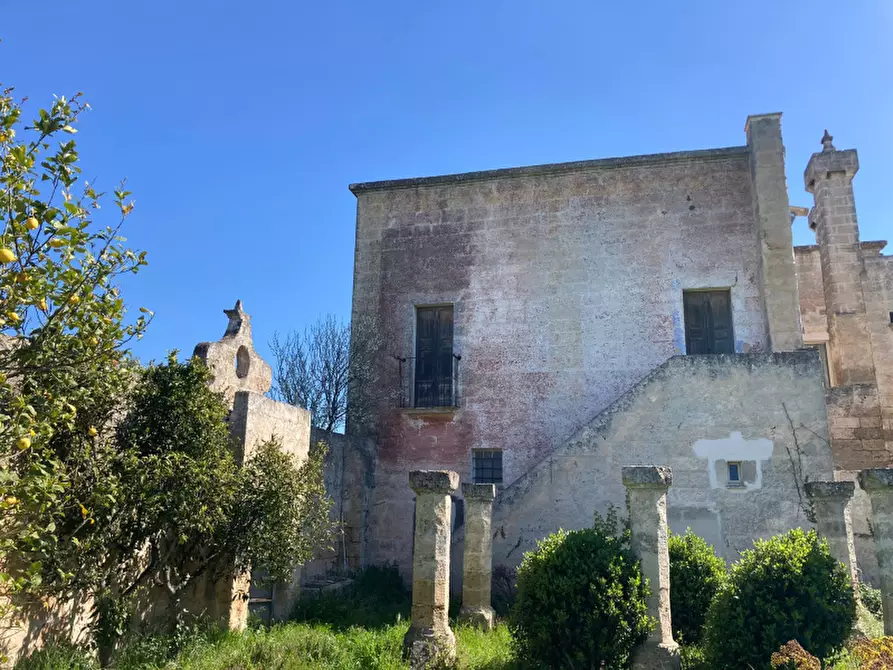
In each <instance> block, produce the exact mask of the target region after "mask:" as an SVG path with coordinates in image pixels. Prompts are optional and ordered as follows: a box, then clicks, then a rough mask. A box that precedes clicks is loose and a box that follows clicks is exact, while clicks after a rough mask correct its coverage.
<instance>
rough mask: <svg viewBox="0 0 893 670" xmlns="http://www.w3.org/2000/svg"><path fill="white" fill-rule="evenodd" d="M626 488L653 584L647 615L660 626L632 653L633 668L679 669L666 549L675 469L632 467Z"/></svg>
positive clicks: (635, 544)
mask: <svg viewBox="0 0 893 670" xmlns="http://www.w3.org/2000/svg"><path fill="white" fill-rule="evenodd" d="M622 477H623V485H624V486H625V487H626V491H627V501H628V505H629V525H630V530H631V532H632V549H633V552H634V553H635V554H636V556H638V557H639V560H640V561H641V566H642V575H643V576H644V577H645V578H646V579H647V580H648V582H649V584H650V585H651V595H650V596H648V601H647V603H648V614H649V615H650V616H652V617H654V619H655V620H656V621H657V625H656V626H655V627H654V629H652V631H651V632H650V633H649V634H648V639H647V640H645V643H644V644H642V646H640V647H639V648H638V649H636V650H635V651H634V652H633V660H632V667H633V670H679V667H680V658H679V645H678V644H676V642H675V641H674V640H673V627H672V624H671V619H670V555H669V551H668V549H667V490H668V489H669V488H670V485H671V484H672V483H673V472H672V470H671V469H670V468H669V467H666V466H645V465H641V466H630V467H625V468H623V470H622Z"/></svg>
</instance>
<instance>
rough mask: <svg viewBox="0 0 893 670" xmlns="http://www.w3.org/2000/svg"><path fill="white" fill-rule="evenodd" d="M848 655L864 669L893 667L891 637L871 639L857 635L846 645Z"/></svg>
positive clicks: (879, 669)
mask: <svg viewBox="0 0 893 670" xmlns="http://www.w3.org/2000/svg"><path fill="white" fill-rule="evenodd" d="M847 647H848V650H849V652H850V655H851V656H852V657H853V658H854V659H855V660H856V661H857V662H858V663H859V664H860V665H859V668H863V669H864V670H886V669H887V668H893V637H881V638H878V639H876V640H871V639H869V638H867V637H857V638H855V639H853V640H851V641H850V643H849V644H848V645H847Z"/></svg>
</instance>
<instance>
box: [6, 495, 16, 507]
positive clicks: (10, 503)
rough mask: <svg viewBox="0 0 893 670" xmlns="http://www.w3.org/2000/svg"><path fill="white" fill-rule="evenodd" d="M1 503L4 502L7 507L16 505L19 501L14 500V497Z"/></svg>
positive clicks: (9, 497)
mask: <svg viewBox="0 0 893 670" xmlns="http://www.w3.org/2000/svg"><path fill="white" fill-rule="evenodd" d="M3 502H5V503H6V504H7V505H18V504H19V499H18V498H16V497H15V496H8V497H7V498H5V499H4V500H3Z"/></svg>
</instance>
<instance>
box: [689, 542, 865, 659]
mask: <svg viewBox="0 0 893 670" xmlns="http://www.w3.org/2000/svg"><path fill="white" fill-rule="evenodd" d="M855 619H856V603H855V598H854V596H853V590H852V588H851V585H850V582H849V579H848V577H847V575H846V571H845V570H844V568H843V566H842V565H841V564H840V563H838V562H837V561H835V560H834V559H833V558H832V557H831V555H830V553H829V552H828V547H827V544H826V543H825V542H824V540H820V539H819V538H818V536H817V535H816V533H815V531H809V532H804V531H803V530H801V529H799V528H798V529H795V530H792V531H790V532H788V533H786V534H785V535H780V536H777V537H774V538H772V539H770V540H758V541H756V542H755V543H754V548H753V549H751V550H748V551H745V552H743V553H742V555H741V559H740V560H739V561H738V562H737V563H735V564H734V565H733V566H732V570H731V573H730V575H729V581H728V583H727V584H726V585H725V586H724V587H723V588H722V589H721V590H720V592H719V593H718V594H717V596H716V598H715V599H714V601H713V603H712V605H711V606H710V610H709V612H708V615H707V626H706V628H705V636H704V641H705V650H706V655H707V659H708V660H709V662H710V663H711V664H712V665H713V666H714V667H718V668H730V669H733V668H741V669H742V670H746V669H747V668H750V667H754V668H760V667H765V666H766V665H767V664H768V663H769V660H770V657H771V656H772V654H773V653H774V652H776V651H777V650H778V649H779V648H780V647H781V646H782V645H784V644H786V643H787V642H789V641H790V640H796V641H797V642H798V643H799V644H800V645H802V646H803V648H804V649H805V650H807V651H808V652H809V653H810V654H812V655H814V656H816V657H818V658H822V659H829V658H831V657H832V656H833V654H834V653H835V652H836V651H838V650H840V649H841V648H842V647H843V645H844V642H845V641H846V639H847V637H848V636H849V634H850V631H851V630H852V628H853V623H854V622H855Z"/></svg>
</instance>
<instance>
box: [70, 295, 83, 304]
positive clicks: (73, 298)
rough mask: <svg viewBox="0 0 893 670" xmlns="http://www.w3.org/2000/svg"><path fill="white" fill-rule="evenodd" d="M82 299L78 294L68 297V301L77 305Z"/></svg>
mask: <svg viewBox="0 0 893 670" xmlns="http://www.w3.org/2000/svg"><path fill="white" fill-rule="evenodd" d="M80 301H81V297H80V296H78V295H73V296H71V297H70V298H69V299H68V302H70V303H71V304H72V305H77V304H78V303H79V302H80Z"/></svg>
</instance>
